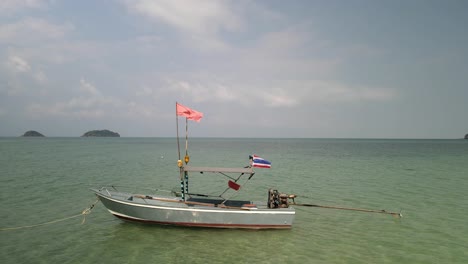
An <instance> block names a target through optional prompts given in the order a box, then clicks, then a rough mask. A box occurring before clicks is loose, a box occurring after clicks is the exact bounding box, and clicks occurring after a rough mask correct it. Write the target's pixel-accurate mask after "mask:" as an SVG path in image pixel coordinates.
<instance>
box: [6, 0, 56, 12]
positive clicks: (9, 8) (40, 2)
mask: <svg viewBox="0 0 468 264" xmlns="http://www.w3.org/2000/svg"><path fill="white" fill-rule="evenodd" d="M48 2H49V1H48V0H2V1H0V13H13V12H16V11H19V10H22V9H29V8H43V7H45V6H46V5H47V4H48Z"/></svg>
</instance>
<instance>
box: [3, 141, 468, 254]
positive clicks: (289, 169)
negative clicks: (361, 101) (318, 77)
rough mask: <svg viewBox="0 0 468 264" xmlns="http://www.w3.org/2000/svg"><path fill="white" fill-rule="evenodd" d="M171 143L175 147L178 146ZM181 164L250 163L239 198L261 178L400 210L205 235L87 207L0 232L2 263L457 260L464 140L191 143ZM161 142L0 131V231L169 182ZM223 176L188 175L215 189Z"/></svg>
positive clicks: (199, 188)
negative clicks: (101, 195)
mask: <svg viewBox="0 0 468 264" xmlns="http://www.w3.org/2000/svg"><path fill="white" fill-rule="evenodd" d="M182 145H183V144H182ZM189 149H190V153H189V154H190V156H191V164H192V165H197V166H225V167H233V166H244V165H246V164H247V162H248V155H249V154H252V153H256V154H258V155H260V156H262V157H264V158H266V159H268V160H270V161H272V163H273V168H272V169H258V170H257V174H255V176H254V177H253V178H252V180H251V181H250V182H249V183H248V184H247V185H245V186H244V188H243V189H242V190H241V193H240V194H239V196H238V197H239V198H251V199H253V200H265V199H266V194H267V190H268V188H270V187H275V188H278V189H279V190H280V191H282V192H286V193H295V194H298V195H300V196H302V197H300V198H297V199H296V200H297V201H298V202H303V203H314V204H323V205H334V206H346V207H359V208H368V209H386V210H389V211H397V212H398V211H400V210H403V211H402V212H403V215H404V217H403V218H402V219H401V220H398V219H394V218H393V217H391V216H388V215H382V214H370V213H361V212H350V211H339V210H332V209H319V208H308V207H302V208H301V207H298V208H297V209H296V219H295V222H294V225H293V228H292V229H291V230H280V231H278V230H266V231H251V230H218V229H193V228H175V227H166V226H146V225H139V224H131V223H126V222H122V221H120V220H118V219H116V218H114V217H113V216H112V215H111V214H109V213H108V212H107V210H106V209H105V208H104V207H103V206H102V204H100V203H98V204H97V205H96V207H95V209H94V210H93V211H92V213H91V214H90V215H88V216H87V217H86V222H85V223H84V224H81V221H82V217H77V218H73V219H69V220H66V221H63V222H57V223H54V224H50V225H44V226H39V227H35V228H24V229H18V230H7V231H0V237H1V239H0V246H1V258H0V259H1V262H2V263H98V262H100V263H112V262H113V263H207V262H208V263H468V200H467V198H466V194H467V193H468V141H466V140H377V139H372V140H363V139H361V140H353V139H202V138H198V139H193V140H191V142H190V145H189ZM176 161H177V151H176V142H175V139H172V138H0V175H1V185H0V186H1V187H0V188H1V197H2V200H1V203H0V209H1V214H2V218H1V222H0V223H1V224H0V228H8V227H16V226H27V225H34V224H39V223H44V222H48V221H52V220H56V219H61V218H65V217H68V216H73V215H76V214H79V213H81V211H82V210H83V209H85V208H86V207H87V206H89V205H90V204H91V203H93V202H94V201H95V197H94V196H93V194H92V193H91V192H90V191H89V188H91V187H99V186H100V185H106V184H116V185H123V186H130V187H134V186H135V187H136V186H143V187H149V188H155V189H156V188H157V189H165V190H172V189H174V190H178V187H179V180H178V173H177V172H178V171H177V167H176ZM225 186H226V179H225V178H220V177H217V176H214V175H194V176H192V177H191V178H190V188H191V191H193V192H208V193H216V191H217V190H218V189H219V190H220V191H221V190H222V189H223V188H224V187H225Z"/></svg>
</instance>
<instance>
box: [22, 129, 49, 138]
mask: <svg viewBox="0 0 468 264" xmlns="http://www.w3.org/2000/svg"><path fill="white" fill-rule="evenodd" d="M22 137H45V136H44V135H42V134H41V133H39V132H37V131H34V130H29V131H26V133H24V134H23V135H22Z"/></svg>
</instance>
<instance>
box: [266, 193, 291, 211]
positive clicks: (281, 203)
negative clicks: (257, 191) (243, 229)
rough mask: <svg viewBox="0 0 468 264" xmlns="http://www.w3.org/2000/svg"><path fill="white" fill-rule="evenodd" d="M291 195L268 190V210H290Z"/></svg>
mask: <svg viewBox="0 0 468 264" xmlns="http://www.w3.org/2000/svg"><path fill="white" fill-rule="evenodd" d="M288 198H289V195H288V194H285V193H280V192H278V190H273V189H269V190H268V203H267V205H268V208H288V207H289V202H288Z"/></svg>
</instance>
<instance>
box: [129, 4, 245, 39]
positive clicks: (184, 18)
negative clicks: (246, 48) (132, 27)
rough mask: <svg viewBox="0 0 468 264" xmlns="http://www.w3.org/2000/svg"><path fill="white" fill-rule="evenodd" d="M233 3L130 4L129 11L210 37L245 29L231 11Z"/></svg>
mask: <svg viewBox="0 0 468 264" xmlns="http://www.w3.org/2000/svg"><path fill="white" fill-rule="evenodd" d="M228 3H229V2H226V1H217V0H200V1H172V0H163V1H152V0H130V1H126V4H127V6H128V8H129V9H130V10H132V11H134V12H136V13H139V14H142V15H144V16H146V17H148V18H150V19H155V20H160V21H163V22H165V23H167V24H169V25H172V26H174V27H176V28H178V29H180V30H183V31H187V32H190V33H194V34H201V35H209V34H213V33H217V32H219V31H221V30H227V31H233V30H238V29H239V28H240V27H241V21H240V19H239V18H238V17H237V16H236V15H235V14H234V13H233V12H232V11H231V9H230V7H229V5H228Z"/></svg>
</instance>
